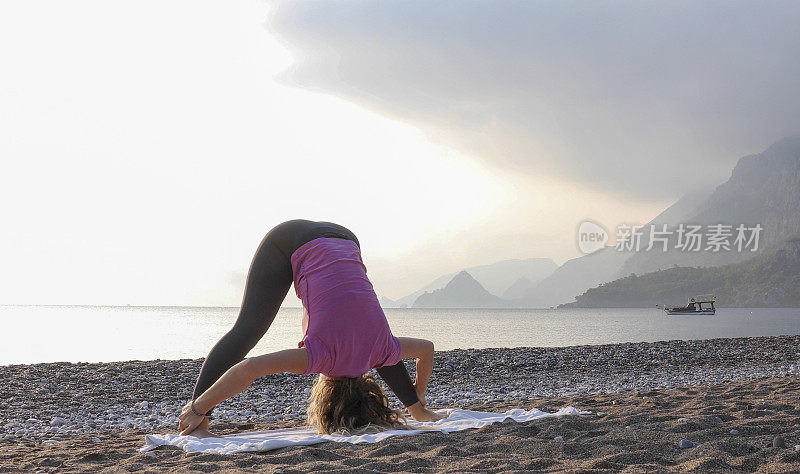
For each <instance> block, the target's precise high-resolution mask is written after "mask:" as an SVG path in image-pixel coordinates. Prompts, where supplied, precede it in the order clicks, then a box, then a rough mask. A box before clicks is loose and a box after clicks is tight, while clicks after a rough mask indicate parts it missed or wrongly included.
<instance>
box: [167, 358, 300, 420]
mask: <svg viewBox="0 0 800 474" xmlns="http://www.w3.org/2000/svg"><path fill="white" fill-rule="evenodd" d="M307 369H308V353H307V352H306V350H305V349H304V348H301V349H286V350H283V351H278V352H273V353H271V354H265V355H262V356H258V357H250V358H247V359H244V360H243V361H241V362H239V363H238V364H236V365H234V366H233V367H231V368H230V369H228V370H227V371H226V372H225V373H224V374H222V377H220V378H219V379H218V380H217V381H216V382H214V384H213V385H211V387H209V388H208V390H206V391H205V392H203V394H202V395H200V396H199V397H197V398H196V399H195V400H194V410H195V411H196V412H197V413H200V414H203V413H207V412H208V411H209V410H211V409H212V408H214V407H215V406H217V405H218V404H219V403H220V402H222V401H223V400H227V399H228V398H231V397H232V396H234V395H236V394H238V393H241V392H242V391H244V389H246V388H247V387H249V386H250V384H252V383H253V382H254V381H255V380H256V379H258V378H260V377H263V376H265V375H270V374H278V373H281V372H292V373H295V374H303V373H304V372H305V371H306V370H307ZM191 407H192V404H191V402H190V403H187V404H186V406H185V407H183V412H182V413H181V415H180V416H179V419H180V424H179V425H178V429H180V430H183V431H182V432H181V434H182V435H183V434H189V433H191V432H192V430H194V429H195V428H196V427H197V426H199V425H200V423H201V422H202V421H203V420H204V417H199V416H196V415H194V414H193V413H192V408H191Z"/></svg>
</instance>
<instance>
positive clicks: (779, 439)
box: [772, 436, 786, 448]
mask: <svg viewBox="0 0 800 474" xmlns="http://www.w3.org/2000/svg"><path fill="white" fill-rule="evenodd" d="M772 447H773V448H785V447H786V440H785V439H783V436H776V437H775V439H773V440H772Z"/></svg>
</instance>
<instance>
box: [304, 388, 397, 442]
mask: <svg viewBox="0 0 800 474" xmlns="http://www.w3.org/2000/svg"><path fill="white" fill-rule="evenodd" d="M308 401H309V405H308V411H307V414H308V418H307V419H306V424H307V425H310V426H313V427H315V428H316V429H317V433H319V434H345V435H354V434H364V433H368V432H371V433H375V432H380V431H383V430H385V429H387V428H394V429H398V428H400V429H407V427H406V425H407V424H408V422H407V420H406V417H405V416H404V415H403V412H402V411H400V410H394V409H391V408H389V400H388V398H386V394H385V393H384V392H383V389H382V388H381V386H380V385H378V383H377V382H376V381H375V378H374V377H372V376H371V375H368V374H364V375H362V376H361V377H333V378H327V377H323V376H322V374H320V376H319V377H317V380H316V381H315V382H314V386H313V387H312V388H311V394H310V395H309V397H308ZM400 420H403V421H402V422H401V421H400Z"/></svg>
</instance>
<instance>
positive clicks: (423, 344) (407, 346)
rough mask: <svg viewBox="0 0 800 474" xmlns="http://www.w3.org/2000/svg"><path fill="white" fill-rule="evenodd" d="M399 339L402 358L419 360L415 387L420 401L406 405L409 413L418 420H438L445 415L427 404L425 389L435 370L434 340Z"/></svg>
mask: <svg viewBox="0 0 800 474" xmlns="http://www.w3.org/2000/svg"><path fill="white" fill-rule="evenodd" d="M398 339H399V340H400V343H401V344H402V346H403V353H402V355H401V358H403V359H406V358H412V357H413V358H414V359H416V361H417V376H416V377H417V378H416V381H415V382H414V388H415V390H416V392H417V397H418V398H419V402H417V403H415V404H414V405H411V406H410V407H406V408H407V410H408V413H409V414H411V416H412V417H413V418H414V419H415V420H417V421H436V420H440V419H442V418H444V416H443V415H440V414H438V413H434V412H432V411H430V410H428V408H427V407H426V406H425V390H427V388H428V381H429V380H430V377H431V372H433V354H434V349H433V342H431V341H428V340H426V339H415V338H411V337H398Z"/></svg>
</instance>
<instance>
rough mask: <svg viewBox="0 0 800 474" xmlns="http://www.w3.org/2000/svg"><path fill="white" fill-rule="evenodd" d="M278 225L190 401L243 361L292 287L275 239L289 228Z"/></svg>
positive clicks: (287, 266)
mask: <svg viewBox="0 0 800 474" xmlns="http://www.w3.org/2000/svg"><path fill="white" fill-rule="evenodd" d="M281 226H282V224H281V225H278V226H276V227H275V228H273V229H272V230H270V231H269V232H268V233H267V235H266V236H265V237H264V239H263V240H262V241H261V244H260V245H259V247H258V250H257V251H256V254H255V256H254V257H253V261H252V263H251V264H250V271H249V272H248V274H247V284H246V286H245V292H244V298H243V300H242V306H241V309H240V310H239V317H238V318H237V319H236V323H235V324H234V325H233V328H232V329H231V330H230V331H228V333H227V334H225V335H224V336H222V339H220V340H219V342H217V344H216V345H215V346H214V347H213V348H212V349H211V352H209V354H208V357H206V360H205V362H203V367H202V368H201V369H200V375H199V376H198V377H197V382H196V384H195V387H194V393H193V395H192V399H195V398H197V397H199V396H200V395H202V394H203V392H205V391H206V389H208V387H210V386H211V385H213V384H214V382H216V381H217V379H219V378H220V377H221V376H222V374H224V373H225V372H226V371H227V370H228V369H230V368H231V367H233V366H234V365H235V364H237V363H239V362H241V361H242V360H243V359H244V357H245V356H246V355H247V353H248V352H250V350H251V349H252V348H253V347H254V346H255V345H256V343H257V342H258V341H259V340H260V339H261V337H262V336H264V333H266V331H267V329H269V327H270V325H271V324H272V321H273V320H274V319H275V315H276V314H277V313H278V309H279V308H280V306H281V303H282V302H283V300H284V298H286V294H287V293H288V292H289V287H290V286H291V285H292V275H293V274H292V265H291V262H290V260H289V258H288V257H287V255H285V254H284V252H283V251H282V250H281V249H280V248H279V247H278V246H277V245H276V242H275V240H276V237H277V236H278V234H280V236H281V237H283V236H284V235H286V234H287V233H288V232H286V231H289V230H290V229H287V228H286V227H287V226H284V227H281ZM290 255H291V254H290ZM209 413H210V412H209Z"/></svg>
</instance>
